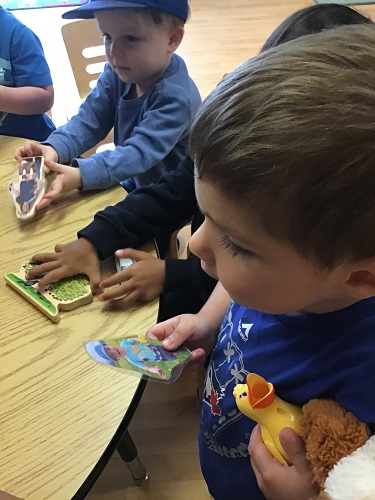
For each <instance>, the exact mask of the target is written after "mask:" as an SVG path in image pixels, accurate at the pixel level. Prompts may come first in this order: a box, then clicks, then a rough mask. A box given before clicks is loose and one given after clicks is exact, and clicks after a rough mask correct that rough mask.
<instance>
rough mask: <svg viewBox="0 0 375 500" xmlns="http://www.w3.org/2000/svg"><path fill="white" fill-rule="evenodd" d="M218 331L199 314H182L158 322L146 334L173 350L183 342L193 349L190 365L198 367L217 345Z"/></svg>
mask: <svg viewBox="0 0 375 500" xmlns="http://www.w3.org/2000/svg"><path fill="white" fill-rule="evenodd" d="M216 334H217V331H216V329H215V328H212V324H211V323H210V322H208V321H206V319H205V318H204V317H202V316H200V315H199V314H181V315H180V316H175V317H174V318H171V319H168V320H167V321H163V322H162V323H158V324H156V325H155V326H153V327H152V328H150V329H149V330H148V332H147V334H146V336H147V337H148V338H156V339H158V340H162V341H163V347H165V349H167V350H169V351H173V350H175V349H177V348H178V347H180V346H181V345H182V344H184V345H186V347H187V348H188V349H190V350H191V351H192V357H191V359H190V361H189V366H190V367H195V368H197V366H198V365H200V364H202V363H204V361H205V359H206V356H207V355H208V354H210V353H211V351H212V349H213V348H214V346H215V342H216Z"/></svg>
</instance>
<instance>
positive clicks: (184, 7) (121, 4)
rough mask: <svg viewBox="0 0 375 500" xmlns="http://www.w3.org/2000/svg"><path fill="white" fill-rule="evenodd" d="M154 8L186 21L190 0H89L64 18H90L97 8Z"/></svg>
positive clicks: (66, 13)
mask: <svg viewBox="0 0 375 500" xmlns="http://www.w3.org/2000/svg"><path fill="white" fill-rule="evenodd" d="M126 8H134V9H152V10H157V11H159V12H165V13H167V14H171V15H172V16H176V17H179V18H181V19H183V20H184V21H186V19H187V18H188V13H189V0H126V1H123V0H89V1H88V2H86V3H84V4H83V5H81V6H80V7H78V8H77V9H73V10H70V11H68V12H65V14H63V15H62V17H63V19H90V18H92V17H95V14H94V12H95V11H97V10H113V9H126Z"/></svg>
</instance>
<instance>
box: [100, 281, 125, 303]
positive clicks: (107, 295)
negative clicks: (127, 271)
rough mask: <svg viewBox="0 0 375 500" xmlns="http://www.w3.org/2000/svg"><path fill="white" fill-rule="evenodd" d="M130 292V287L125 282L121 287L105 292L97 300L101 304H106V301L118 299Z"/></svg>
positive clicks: (101, 286) (101, 285) (101, 284)
mask: <svg viewBox="0 0 375 500" xmlns="http://www.w3.org/2000/svg"><path fill="white" fill-rule="evenodd" d="M100 288H101V289H103V282H101V283H100ZM104 288H105V287H104ZM132 290H133V288H132V286H131V285H130V284H129V283H128V282H125V283H122V284H121V285H118V286H115V287H113V288H110V289H109V290H106V291H105V292H103V293H102V294H101V295H100V297H99V299H100V300H101V301H102V302H107V301H108V300H116V299H120V298H121V297H123V296H124V295H126V294H128V293H130V292H131V291H132Z"/></svg>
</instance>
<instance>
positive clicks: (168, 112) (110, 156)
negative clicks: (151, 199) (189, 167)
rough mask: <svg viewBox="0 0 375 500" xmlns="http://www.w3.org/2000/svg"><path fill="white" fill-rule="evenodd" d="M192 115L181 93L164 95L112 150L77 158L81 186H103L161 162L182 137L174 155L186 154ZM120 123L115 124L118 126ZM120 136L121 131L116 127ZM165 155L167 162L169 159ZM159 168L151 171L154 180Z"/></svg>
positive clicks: (140, 173)
mask: <svg viewBox="0 0 375 500" xmlns="http://www.w3.org/2000/svg"><path fill="white" fill-rule="evenodd" d="M191 119H192V109H190V102H189V101H188V100H187V99H186V98H184V96H183V95H182V96H180V97H179V98H178V97H177V96H164V97H163V98H160V99H159V100H158V101H157V102H155V103H154V105H153V106H152V107H151V108H150V109H148V110H147V111H146V112H145V113H144V115H143V118H142V120H141V121H140V123H139V124H138V125H137V127H135V128H134V130H133V132H132V134H131V135H130V137H128V138H126V139H125V141H121V139H120V141H121V142H120V143H119V144H118V145H117V146H116V148H115V149H114V150H106V151H103V152H101V153H98V154H95V155H93V156H91V157H90V158H77V159H76V161H77V163H78V166H79V168H80V170H81V175H82V184H83V189H84V190H86V189H103V188H107V187H110V186H112V185H113V181H114V180H116V181H117V182H121V181H123V180H125V179H127V178H129V177H134V176H141V175H142V174H145V173H146V172H147V173H148V174H149V175H150V170H151V169H153V168H154V167H155V165H159V164H160V162H163V161H164V160H165V159H166V157H168V155H170V153H171V152H172V151H173V150H174V149H175V148H176V145H177V144H178V143H179V142H180V141H182V139H183V138H185V142H186V144H185V146H182V144H180V145H179V146H178V147H177V151H178V152H176V153H175V158H176V159H177V158H181V157H182V156H183V155H184V154H186V149H187V139H186V136H187V130H188V127H189V125H190V123H191ZM120 125H121V124H119V126H120ZM118 133H119V136H120V138H121V131H120V130H119V132H118ZM171 161H172V160H171V158H169V163H170V162H171ZM161 173H162V172H160V171H159V172H158V173H155V174H154V180H155V181H156V180H157V178H158V177H159V176H160V174H161Z"/></svg>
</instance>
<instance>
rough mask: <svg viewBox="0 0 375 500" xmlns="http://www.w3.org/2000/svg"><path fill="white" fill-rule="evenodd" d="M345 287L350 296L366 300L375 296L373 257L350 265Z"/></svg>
mask: <svg viewBox="0 0 375 500" xmlns="http://www.w3.org/2000/svg"><path fill="white" fill-rule="evenodd" d="M350 267H351V269H350V272H349V277H348V279H347V280H346V281H345V287H346V288H347V292H348V293H349V294H350V296H352V297H355V298H357V299H360V300H361V299H367V298H369V297H374V296H375V257H372V258H369V259H363V260H360V261H356V262H354V263H353V264H351V265H350Z"/></svg>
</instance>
